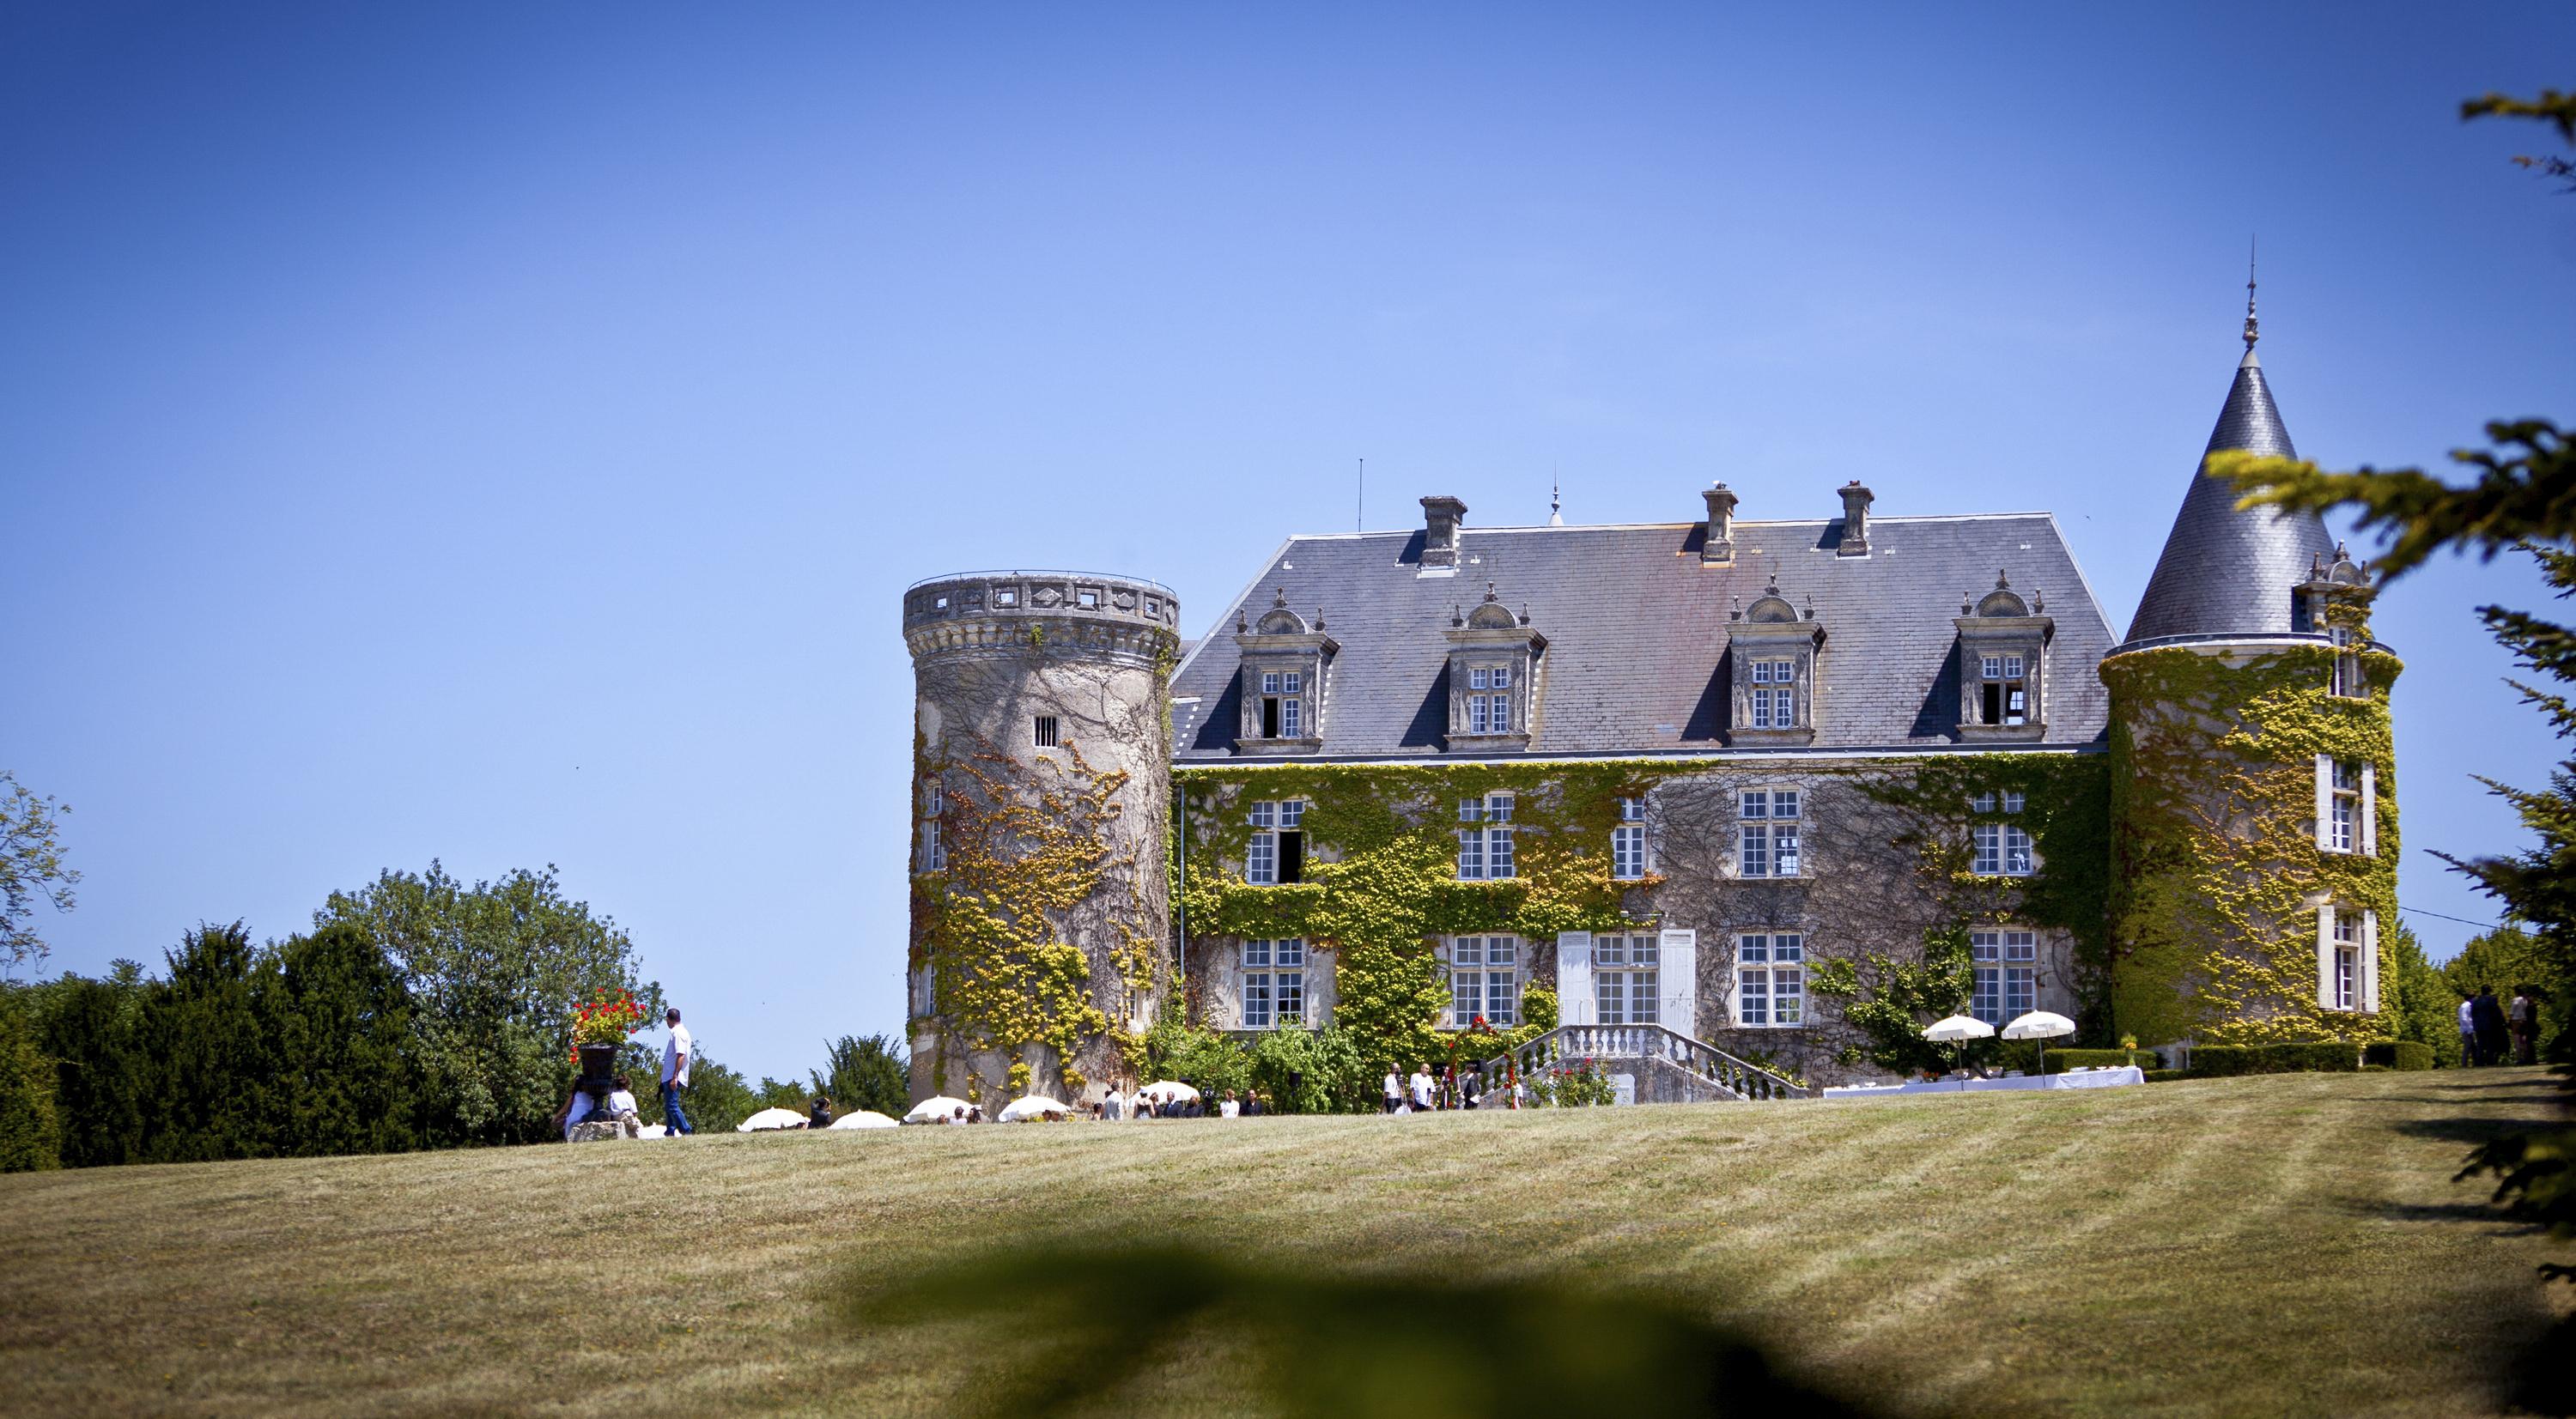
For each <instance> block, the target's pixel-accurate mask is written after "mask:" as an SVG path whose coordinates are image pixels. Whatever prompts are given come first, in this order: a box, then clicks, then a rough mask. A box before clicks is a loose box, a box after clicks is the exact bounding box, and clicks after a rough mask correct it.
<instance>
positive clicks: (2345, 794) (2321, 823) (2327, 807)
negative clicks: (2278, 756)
mask: <svg viewBox="0 0 2576 1419" xmlns="http://www.w3.org/2000/svg"><path fill="white" fill-rule="evenodd" d="M2316 779H2317V851H2319V852H2331V853H2357V854H2359V855H2361V856H2363V857H2377V856H2379V766H2378V765H2377V764H2374V763H2372V762H2370V761H2369V760H2368V759H2337V758H2334V757H2332V756H2331V755H2326V754H2319V755H2317V760H2316Z"/></svg>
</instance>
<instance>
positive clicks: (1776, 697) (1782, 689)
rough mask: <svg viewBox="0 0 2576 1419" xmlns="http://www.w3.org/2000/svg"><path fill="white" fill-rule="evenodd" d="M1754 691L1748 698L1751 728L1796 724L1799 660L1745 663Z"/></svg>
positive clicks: (1781, 727) (1784, 726) (1784, 727)
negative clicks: (1751, 718)
mask: <svg viewBox="0 0 2576 1419" xmlns="http://www.w3.org/2000/svg"><path fill="white" fill-rule="evenodd" d="M1747 668H1748V673H1749V674H1750V675H1751V677H1752V682H1753V692H1752V694H1751V696H1750V697H1749V702H1750V708H1751V710H1752V715H1753V723H1752V725H1751V727H1752V728H1754V729H1795V728H1797V727H1798V662H1797V661H1795V660H1778V659H1770V660H1755V661H1751V662H1749V663H1748V667H1747Z"/></svg>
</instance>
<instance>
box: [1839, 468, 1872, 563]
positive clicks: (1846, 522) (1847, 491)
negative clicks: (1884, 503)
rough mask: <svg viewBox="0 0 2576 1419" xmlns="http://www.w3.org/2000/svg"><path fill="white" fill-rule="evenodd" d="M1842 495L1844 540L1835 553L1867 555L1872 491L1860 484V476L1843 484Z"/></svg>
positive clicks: (1852, 555) (1845, 555)
mask: <svg viewBox="0 0 2576 1419" xmlns="http://www.w3.org/2000/svg"><path fill="white" fill-rule="evenodd" d="M1842 496H1843V540H1842V544H1841V545H1840V546H1838V547H1836V548H1835V549H1834V555H1835V556H1838V557H1866V556H1868V555H1869V505H1870V502H1871V501H1872V499H1871V497H1870V491H1869V489H1867V488H1864V487H1862V486H1861V485H1860V480H1859V479H1858V478H1854V479H1852V480H1851V481H1850V482H1848V483H1845V484H1843V486H1842Z"/></svg>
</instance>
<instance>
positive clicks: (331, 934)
mask: <svg viewBox="0 0 2576 1419" xmlns="http://www.w3.org/2000/svg"><path fill="white" fill-rule="evenodd" d="M266 1004H267V1006H268V1008H267V1010H266V1011H265V1012H264V1014H265V1015H266V1016H267V1018H268V1021H269V1025H270V1029H271V1030H272V1032H273V1034H272V1038H273V1039H274V1040H275V1041H276V1046H277V1056H278V1057H277V1089H276V1093H275V1097H274V1100H273V1103H274V1117H273V1120H272V1122H273V1124H274V1126H275V1130H276V1134H275V1136H276V1140H277V1146H278V1151H279V1152H281V1153H287V1154H293V1155H296V1156H301V1157H319V1156H323V1155H328V1154H338V1153H393V1152H400V1151H404V1150H407V1149H411V1148H417V1147H419V1146H420V1120H419V1117H418V1114H419V1108H418V1102H417V1098H416V1091H415V1079H414V1070H413V1068H412V1064H411V1060H410V1058H409V1052H410V1046H411V1029H412V1011H411V993H410V991H409V990H407V989H405V988H404V985H403V979H402V973H401V972H400V971H398V970H396V969H395V968H394V965H393V962H391V961H389V960H387V959H386V958H385V953H384V951H383V950H382V948H380V947H378V946H377V945H376V943H375V942H374V941H372V940H369V939H368V937H367V934H366V932H364V931H362V930H360V929H359V928H358V927H357V926H355V925H353V924H351V923H347V922H342V923H339V924H337V925H333V926H326V927H323V928H321V929H320V930H318V931H316V932H314V933H313V934H312V935H310V936H299V937H296V938H295V939H294V940H292V941H289V942H287V943H286V945H285V946H284V947H282V948H280V950H279V951H278V953H277V973H276V977H275V982H274V988H273V989H272V990H270V991H269V992H268V996H267V1001H266Z"/></svg>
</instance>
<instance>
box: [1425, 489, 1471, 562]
mask: <svg viewBox="0 0 2576 1419" xmlns="http://www.w3.org/2000/svg"><path fill="white" fill-rule="evenodd" d="M1466 520H1467V505H1466V504H1465V503H1462V502H1460V501H1458V500H1457V499H1456V498H1450V497H1429V498H1424V499H1423V500H1422V565H1423V566H1425V567H1454V566H1456V565H1458V529H1459V527H1460V526H1461V525H1463V524H1464V523H1465V522H1466Z"/></svg>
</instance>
